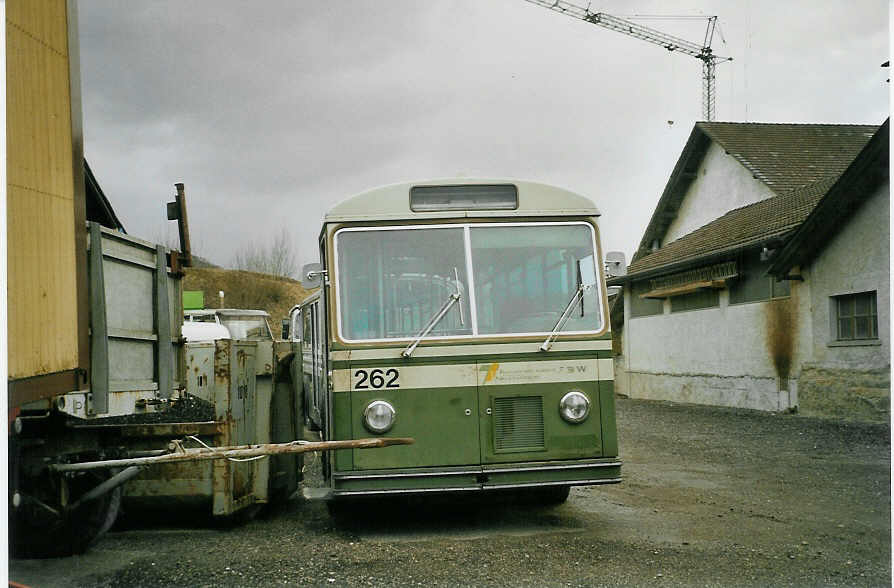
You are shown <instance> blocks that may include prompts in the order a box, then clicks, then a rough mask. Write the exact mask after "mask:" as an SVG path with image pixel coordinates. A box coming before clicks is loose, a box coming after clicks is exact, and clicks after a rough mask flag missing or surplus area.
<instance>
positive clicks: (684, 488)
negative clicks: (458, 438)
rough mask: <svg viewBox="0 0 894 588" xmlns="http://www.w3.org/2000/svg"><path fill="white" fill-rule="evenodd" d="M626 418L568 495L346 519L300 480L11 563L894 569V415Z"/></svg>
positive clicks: (343, 574) (23, 574)
mask: <svg viewBox="0 0 894 588" xmlns="http://www.w3.org/2000/svg"><path fill="white" fill-rule="evenodd" d="M618 430H619V435H620V442H621V455H622V458H623V459H624V469H623V474H624V478H625V480H624V482H623V483H622V484H620V485H615V486H605V487H589V488H575V489H573V490H572V493H571V497H570V498H569V500H568V502H567V503H566V504H564V505H561V506H558V507H552V508H545V507H539V506H537V505H531V504H525V503H524V502H519V501H513V500H509V499H507V498H506V497H499V498H497V499H493V498H492V499H489V500H488V499H474V500H473V499H470V498H469V497H462V498H454V499H449V500H447V499H445V500H433V499H426V500H424V501H422V500H420V501H414V502H411V503H409V504H408V503H407V501H390V502H387V503H382V502H377V503H369V504H363V505H360V506H358V508H357V509H355V511H354V512H353V513H349V515H348V517H347V518H344V519H337V520H334V519H332V518H330V516H329V514H328V511H327V509H326V506H325V504H324V503H323V502H321V501H319V500H313V499H306V498H302V497H300V496H299V497H295V498H294V499H293V500H291V501H290V502H289V503H288V504H286V505H284V506H282V507H279V508H277V509H275V510H273V511H272V512H268V513H266V514H264V515H263V516H262V517H261V518H258V519H256V520H254V521H252V522H250V523H248V524H245V525H243V526H240V527H236V528H232V529H220V528H217V527H215V526H213V525H211V524H209V523H207V522H204V521H195V520H192V521H190V520H184V519H182V516H181V515H177V514H175V513H171V514H169V515H167V516H165V517H161V518H162V519H164V520H162V521H159V520H157V519H158V517H156V520H155V521H154V522H151V523H150V522H147V521H145V520H142V521H139V520H137V522H134V517H133V514H132V516H131V522H130V523H129V524H128V525H127V526H126V527H125V528H124V529H123V530H117V531H113V532H111V533H110V534H108V535H107V536H106V537H105V538H103V539H102V540H101V541H100V542H99V543H98V544H97V545H95V546H94V548H93V549H92V551H91V552H89V553H88V554H86V555H83V556H76V557H71V558H66V559H58V560H48V561H37V560H18V561H16V560H13V561H11V562H10V579H12V580H16V581H18V582H21V583H24V584H27V585H31V586H41V587H43V586H214V587H217V586H274V585H295V584H300V585H317V586H340V585H364V586H366V585H370V586H383V585H386V586H387V585H395V586H410V585H419V586H432V585H437V586H455V585H476V586H477V585H500V586H519V585H530V586H579V585H586V586H591V585H632V586H641V585H644V584H645V585H655V586H660V585H669V586H681V585H682V586H768V585H773V586H786V585H790V586H855V585H856V586H890V585H891V526H890V520H891V518H890V517H891V507H890V496H891V492H890V482H891V480H890V431H889V428H888V427H887V426H878V425H862V424H853V423H840V422H830V421H822V420H817V419H809V418H804V417H799V416H795V415H774V414H768V413H761V412H754V411H746V410H738V409H723V408H713V407H703V406H693V405H679V404H670V403H661V402H649V401H637V400H627V399H619V400H618ZM371 451H376V450H371ZM315 479H316V480H318V477H317V476H316V475H309V482H311V483H312V482H313V481H314V480H315ZM311 494H312V493H311ZM178 521H179V522H178Z"/></svg>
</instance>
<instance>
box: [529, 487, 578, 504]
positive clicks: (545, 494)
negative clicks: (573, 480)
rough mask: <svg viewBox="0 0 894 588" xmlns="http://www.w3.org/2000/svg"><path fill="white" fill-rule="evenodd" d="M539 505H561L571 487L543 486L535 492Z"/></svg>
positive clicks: (566, 498)
mask: <svg viewBox="0 0 894 588" xmlns="http://www.w3.org/2000/svg"><path fill="white" fill-rule="evenodd" d="M535 492H537V498H538V499H539V502H540V504H548V505H553V504H562V503H563V502H565V501H566V500H568V494H569V493H570V492H571V486H545V487H543V488H538V489H537V490H535Z"/></svg>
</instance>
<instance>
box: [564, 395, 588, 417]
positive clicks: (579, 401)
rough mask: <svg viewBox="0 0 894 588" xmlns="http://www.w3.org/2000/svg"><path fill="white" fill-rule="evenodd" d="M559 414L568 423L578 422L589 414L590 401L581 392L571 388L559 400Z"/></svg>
mask: <svg viewBox="0 0 894 588" xmlns="http://www.w3.org/2000/svg"><path fill="white" fill-rule="evenodd" d="M559 414H561V415H562V418H563V419H565V420H566V421H568V422H569V423H579V422H582V421H583V420H584V419H586V418H587V415H589V414H590V401H589V400H587V397H586V396H584V393H583V392H579V391H577V390H572V391H571V392H569V393H568V394H566V395H565V396H563V397H562V400H560V401H559Z"/></svg>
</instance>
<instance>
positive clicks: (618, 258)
mask: <svg viewBox="0 0 894 588" xmlns="http://www.w3.org/2000/svg"><path fill="white" fill-rule="evenodd" d="M605 273H606V274H608V277H610V278H617V277H620V276H626V275H627V261H626V260H625V258H624V252H623V251H609V252H608V253H606V254H605Z"/></svg>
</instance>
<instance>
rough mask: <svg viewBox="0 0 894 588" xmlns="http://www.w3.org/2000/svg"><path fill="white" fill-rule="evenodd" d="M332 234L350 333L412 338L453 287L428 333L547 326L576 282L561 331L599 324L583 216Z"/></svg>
mask: <svg viewBox="0 0 894 588" xmlns="http://www.w3.org/2000/svg"><path fill="white" fill-rule="evenodd" d="M335 242H336V259H337V281H336V288H337V293H338V301H339V323H340V332H341V334H342V336H343V337H344V338H345V339H346V340H351V341H357V340H377V339H395V338H399V339H406V338H412V337H415V336H416V335H417V334H419V333H420V331H421V330H422V329H424V328H425V326H426V325H427V323H428V321H429V320H430V319H431V318H432V317H433V316H435V315H436V314H437V313H438V311H439V309H440V308H441V307H442V306H443V305H444V302H445V301H446V300H448V299H449V298H450V297H451V295H453V294H458V295H459V299H458V300H457V301H456V303H455V304H453V305H452V306H451V307H450V309H449V311H448V312H447V314H446V315H444V316H443V317H442V318H441V319H439V320H438V322H437V324H436V325H435V327H434V328H433V329H432V330H431V332H430V333H429V334H428V335H427V337H434V338H437V337H456V336H460V337H461V336H474V335H487V336H494V335H519V334H525V335H533V334H548V333H550V332H551V331H552V330H553V328H554V327H555V326H556V324H557V322H558V320H559V318H560V317H561V316H562V313H563V311H565V310H566V308H567V306H568V304H569V301H570V300H571V299H572V298H573V297H574V296H575V293H576V292H577V291H578V289H579V288H581V287H582V285H584V286H586V287H585V288H583V290H584V291H583V296H582V297H580V301H579V302H578V303H576V304H575V305H574V308H572V309H571V311H570V313H569V314H568V318H567V320H566V321H565V322H564V324H563V325H562V328H561V331H562V332H582V333H585V332H596V331H599V330H601V329H602V321H603V312H602V308H601V303H602V293H601V291H600V290H599V288H598V286H594V287H591V286H592V282H593V281H594V280H593V276H595V275H598V272H597V271H596V266H595V260H596V255H595V253H594V252H595V235H594V231H593V228H592V227H591V226H590V225H589V224H587V223H583V222H573V223H524V224H521V223H513V224H467V225H442V226H417V227H387V228H378V227H376V228H362V229H342V230H340V231H338V232H337V233H336V239H335ZM581 268H583V270H582V269H581ZM588 282H589V283H588Z"/></svg>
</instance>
